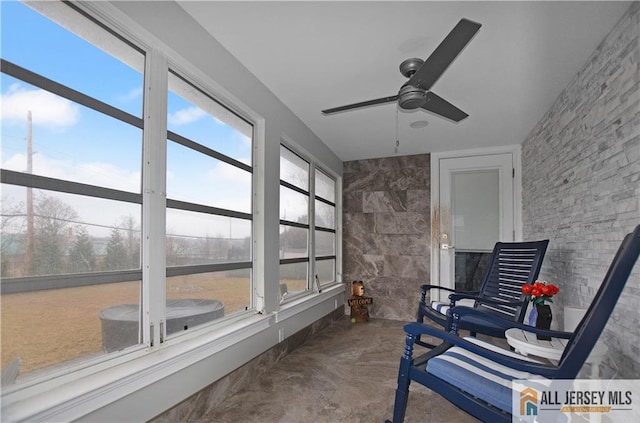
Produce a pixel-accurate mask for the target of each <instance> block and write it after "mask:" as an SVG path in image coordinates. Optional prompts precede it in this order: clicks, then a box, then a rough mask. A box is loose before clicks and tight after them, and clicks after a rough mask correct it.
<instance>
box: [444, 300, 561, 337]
mask: <svg viewBox="0 0 640 423" xmlns="http://www.w3.org/2000/svg"><path fill="white" fill-rule="evenodd" d="M447 315H448V316H449V317H450V320H451V324H450V325H449V326H450V329H453V328H455V327H456V326H457V324H458V322H459V321H461V320H464V319H465V317H467V316H473V317H475V318H476V319H481V320H484V321H486V322H488V323H491V324H493V325H495V326H498V327H500V328H504V330H507V329H511V328H517V329H522V330H525V331H527V332H532V333H535V334H538V335H543V336H551V337H553V338H563V339H569V338H571V335H573V333H572V332H564V331H559V330H549V329H539V328H536V327H534V326H529V325H525V324H524V323H519V322H514V321H513V320H507V319H503V318H501V317H498V316H496V315H494V314H489V313H486V312H484V311H481V310H478V309H475V308H472V307H465V306H456V307H453V308H450V309H449V310H448V311H447Z"/></svg>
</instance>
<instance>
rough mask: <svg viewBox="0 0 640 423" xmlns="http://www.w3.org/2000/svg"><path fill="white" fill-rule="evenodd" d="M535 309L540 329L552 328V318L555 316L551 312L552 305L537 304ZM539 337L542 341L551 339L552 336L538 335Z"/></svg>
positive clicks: (537, 325)
mask: <svg viewBox="0 0 640 423" xmlns="http://www.w3.org/2000/svg"><path fill="white" fill-rule="evenodd" d="M534 310H535V311H536V314H537V316H536V327H537V328H538V329H551V319H552V318H553V315H552V314H551V306H549V305H547V304H536V306H535V307H534ZM532 312H533V310H532ZM537 338H538V339H540V340H542V341H551V337H550V336H544V335H537Z"/></svg>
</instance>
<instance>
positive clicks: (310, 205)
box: [279, 136, 339, 304]
mask: <svg viewBox="0 0 640 423" xmlns="http://www.w3.org/2000/svg"><path fill="white" fill-rule="evenodd" d="M283 148H284V149H286V150H288V151H289V152H290V153H291V154H294V155H295V156H297V157H299V158H300V159H302V160H304V162H305V163H307V164H308V166H309V169H308V172H309V175H308V186H309V191H306V190H305V189H303V188H299V187H296V186H295V185H293V184H291V183H290V182H287V181H284V180H282V179H280V181H279V184H280V187H285V188H288V189H290V190H293V191H295V192H298V193H300V194H303V195H305V196H307V198H308V201H307V215H308V220H307V222H308V223H306V224H304V223H298V222H293V221H290V220H286V219H283V218H282V217H280V219H279V223H280V226H285V227H294V228H302V229H306V230H307V256H306V257H299V258H281V259H280V260H279V265H280V266H282V265H283V264H284V265H286V264H296V263H307V288H306V290H305V291H303V292H297V293H295V294H294V295H291V296H287V297H284V296H282V297H281V299H280V302H281V304H286V303H288V302H290V301H292V300H295V299H297V298H300V297H301V296H304V295H307V294H309V293H312V292H314V291H315V292H321V291H322V289H323V287H325V286H330V285H332V284H335V283H339V267H338V263H337V258H338V257H339V249H338V243H339V239H338V233H337V228H338V225H339V213H338V205H337V203H333V202H331V201H329V200H327V199H325V198H323V197H320V196H319V195H317V193H316V189H315V187H316V173H317V172H320V173H322V174H323V175H324V176H326V177H327V178H329V179H331V180H332V181H333V183H334V184H333V188H334V198H336V199H337V198H338V192H339V190H338V187H339V185H338V178H336V177H334V176H332V175H331V173H330V172H328V171H326V170H324V168H323V167H322V166H321V165H320V163H318V161H317V160H315V159H314V158H312V156H311V155H310V154H305V153H302V152H301V151H302V148H301V147H298V146H296V145H295V143H294V142H293V141H291V140H289V139H287V138H286V137H284V136H283V138H282V140H281V142H280V152H281V153H280V157H282V149H283ZM280 175H281V176H282V173H281V174H280ZM315 201H320V202H322V203H324V204H327V205H329V206H331V207H333V212H334V220H333V221H334V228H327V227H322V226H317V225H316V207H315ZM316 231H320V232H327V233H333V234H334V237H333V238H334V239H333V242H334V254H333V255H321V256H318V255H316V252H315V244H316V239H315V238H316V237H315V232H316ZM328 260H333V262H334V266H333V280H331V281H325V282H320V281H319V279H318V273H317V262H318V261H328Z"/></svg>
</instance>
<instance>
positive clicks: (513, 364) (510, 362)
mask: <svg viewBox="0 0 640 423" xmlns="http://www.w3.org/2000/svg"><path fill="white" fill-rule="evenodd" d="M404 331H405V332H406V333H407V345H408V346H409V343H410V342H413V340H414V339H415V338H416V337H417V336H420V335H428V336H432V337H434V338H439V339H441V340H442V341H443V342H446V343H449V344H453V345H454V346H457V347H460V348H463V349H465V350H467V351H469V352H472V353H474V354H478V355H479V356H481V357H484V358H486V359H489V360H492V361H494V362H496V363H498V364H502V365H503V366H508V367H510V368H513V369H515V370H519V371H524V372H530V373H535V374H538V375H541V376H544V377H547V378H552V377H554V376H555V375H556V373H557V370H558V367H557V366H555V365H551V364H549V365H548V364H542V363H533V362H531V361H527V360H525V359H524V357H523V359H522V360H521V359H518V358H514V357H509V356H507V355H504V354H500V353H499V352H496V351H493V350H489V349H487V348H483V347H481V346H480V345H478V344H474V343H473V342H469V341H467V340H465V339H463V338H460V337H458V336H457V335H454V334H452V333H448V332H444V331H442V330H439V329H437V328H434V327H432V326H427V325H423V324H420V323H408V324H406V325H404ZM409 335H410V336H409Z"/></svg>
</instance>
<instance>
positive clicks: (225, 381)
mask: <svg viewBox="0 0 640 423" xmlns="http://www.w3.org/2000/svg"><path fill="white" fill-rule="evenodd" d="M343 316H344V309H342V308H338V309H336V310H334V311H332V312H331V313H329V314H327V315H326V316H324V317H322V318H321V319H319V320H317V321H315V322H314V323H313V324H311V325H309V326H307V327H306V328H304V329H302V330H300V331H298V332H296V333H294V334H293V335H291V336H290V337H288V338H287V339H285V340H284V341H282V342H281V343H279V344H278V345H276V346H275V347H273V348H271V349H269V350H268V351H266V352H265V353H263V354H261V355H259V356H258V357H256V358H254V359H253V360H251V361H250V362H248V363H247V364H245V365H244V366H242V367H240V368H238V369H236V370H234V371H233V372H231V373H229V374H228V375H226V376H225V377H223V378H222V379H220V380H218V381H216V382H214V383H212V384H211V385H209V386H207V387H206V388H204V389H202V390H201V391H200V392H198V393H196V394H194V395H192V396H191V397H189V398H187V399H186V400H184V401H182V402H181V403H180V404H178V405H176V406H175V407H172V408H170V409H169V410H167V411H165V412H163V413H162V414H160V415H158V416H157V417H155V418H154V419H152V420H151V422H153V423H174V422H185V421H189V422H193V421H205V420H206V416H207V414H208V412H209V411H210V410H212V409H214V408H215V407H217V406H219V405H220V404H222V402H223V401H224V400H225V399H226V398H229V397H230V396H231V395H233V394H235V393H237V392H239V391H240V390H241V389H242V388H244V387H246V386H249V385H250V384H252V383H254V382H255V380H256V378H258V377H260V376H261V375H262V374H264V373H266V372H267V371H268V370H269V369H270V368H271V367H272V366H273V365H274V364H276V363H277V362H278V361H280V360H281V359H282V358H283V357H285V356H286V355H287V354H289V353H290V352H291V351H293V350H295V349H296V348H297V347H299V346H300V345H302V344H304V343H305V342H306V341H307V340H309V339H310V338H312V337H313V336H314V335H315V334H316V333H318V332H319V331H321V330H322V329H324V328H326V327H327V326H329V325H330V324H331V323H332V322H333V321H335V320H338V319H340V318H341V317H343ZM159 405H160V404H159Z"/></svg>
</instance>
